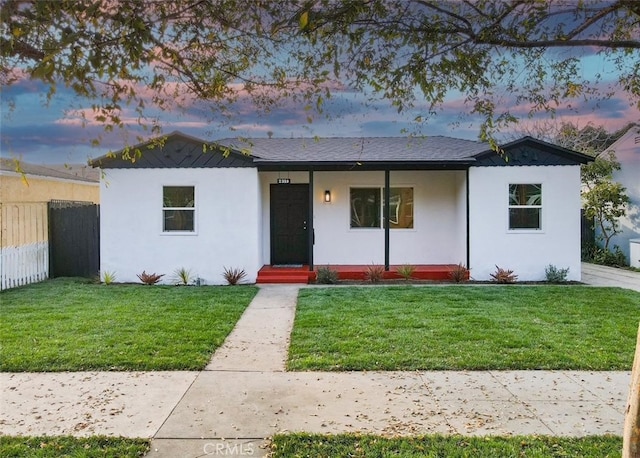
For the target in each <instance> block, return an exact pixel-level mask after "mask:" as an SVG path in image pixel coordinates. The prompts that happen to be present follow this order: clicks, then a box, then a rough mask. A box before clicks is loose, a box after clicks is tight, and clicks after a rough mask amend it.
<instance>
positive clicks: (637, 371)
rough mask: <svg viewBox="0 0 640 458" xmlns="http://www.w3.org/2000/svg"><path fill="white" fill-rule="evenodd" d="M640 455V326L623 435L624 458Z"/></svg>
mask: <svg viewBox="0 0 640 458" xmlns="http://www.w3.org/2000/svg"><path fill="white" fill-rule="evenodd" d="M638 456H640V326H638V337H637V342H636V354H635V357H634V358H633V369H632V371H631V385H630V387H629V400H628V401H627V411H626V413H625V417H624V434H623V436H622V458H637V457H638Z"/></svg>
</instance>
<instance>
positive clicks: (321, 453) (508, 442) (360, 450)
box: [271, 434, 622, 458]
mask: <svg viewBox="0 0 640 458" xmlns="http://www.w3.org/2000/svg"><path fill="white" fill-rule="evenodd" d="M621 449H622V439H621V438H620V437H615V436H592V437H581V438H562V437H548V436H514V437H463V436H441V435H433V436H421V437H408V438H402V437H398V438H383V437H379V436H358V435H354V434H341V435H335V436H325V435H320V434H287V435H284V434H282V435H277V436H275V437H274V438H273V441H272V444H271V450H272V452H273V455H271V456H272V457H273V458H280V457H282V458H293V457H305V458H315V457H317V458H321V457H322V458H325V457H363V458H364V457H366V458H386V457H389V456H393V457H405V458H408V457H416V458H417V457H433V458H436V457H443V458H444V457H446V458H458V457H460V458H462V457H464V458H489V457H491V458H497V457H500V458H510V457H513V458H516V457H523V458H524V457H532V458H534V457H535V458H547V457H548V458H552V457H554V458H555V457H557V458H560V457H582V458H613V457H620V456H621V452H620V450H621Z"/></svg>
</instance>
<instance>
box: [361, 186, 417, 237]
mask: <svg viewBox="0 0 640 458" xmlns="http://www.w3.org/2000/svg"><path fill="white" fill-rule="evenodd" d="M382 194H383V189H382V188H380V187H377V188H350V189H349V197H350V207H351V222H350V227H351V228H352V229H357V228H380V227H384V225H383V224H382V213H383V210H382V208H383V205H384V199H383V198H382ZM389 223H390V226H389V227H390V228H391V229H413V188H410V187H404V188H390V189H389Z"/></svg>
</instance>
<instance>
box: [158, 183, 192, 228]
mask: <svg viewBox="0 0 640 458" xmlns="http://www.w3.org/2000/svg"><path fill="white" fill-rule="evenodd" d="M162 220H163V224H162V231H163V232H194V230H195V225H194V220H195V188H194V187H193V186H164V187H163V188H162Z"/></svg>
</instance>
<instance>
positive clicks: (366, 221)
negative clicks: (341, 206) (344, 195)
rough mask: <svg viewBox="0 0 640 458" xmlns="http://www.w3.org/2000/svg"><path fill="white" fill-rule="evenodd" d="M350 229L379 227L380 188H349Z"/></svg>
mask: <svg viewBox="0 0 640 458" xmlns="http://www.w3.org/2000/svg"><path fill="white" fill-rule="evenodd" d="M349 194H350V199H351V227H352V228H362V227H380V214H381V213H380V211H381V201H380V188H351V189H350V193H349Z"/></svg>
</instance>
